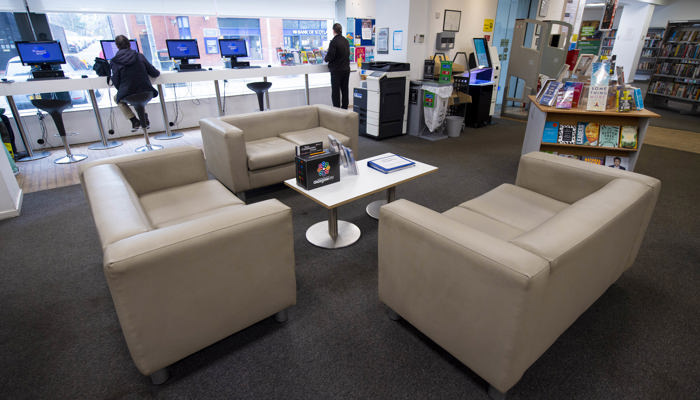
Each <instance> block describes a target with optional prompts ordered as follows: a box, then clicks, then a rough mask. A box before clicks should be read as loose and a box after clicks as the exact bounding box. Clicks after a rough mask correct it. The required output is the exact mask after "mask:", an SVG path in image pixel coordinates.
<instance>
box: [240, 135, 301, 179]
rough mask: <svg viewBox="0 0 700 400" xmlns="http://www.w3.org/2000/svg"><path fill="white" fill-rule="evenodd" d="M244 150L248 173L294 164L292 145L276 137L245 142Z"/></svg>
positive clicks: (294, 151)
mask: <svg viewBox="0 0 700 400" xmlns="http://www.w3.org/2000/svg"><path fill="white" fill-rule="evenodd" d="M245 149H246V153H247V155H248V170H250V171H255V170H257V169H263V168H269V167H275V166H278V165H283V164H287V163H290V162H294V156H295V154H296V149H295V146H294V144H293V143H291V142H289V141H288V140H284V139H281V138H278V137H271V138H265V139H259V140H253V141H250V142H246V144H245Z"/></svg>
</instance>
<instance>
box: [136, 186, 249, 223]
mask: <svg viewBox="0 0 700 400" xmlns="http://www.w3.org/2000/svg"><path fill="white" fill-rule="evenodd" d="M140 200H141V206H142V207H143V209H144V211H145V212H146V215H147V216H148V218H149V219H150V220H151V224H152V225H153V226H154V227H156V228H163V227H165V226H170V225H175V224H178V223H181V222H184V221H189V220H192V219H197V218H200V217H202V216H205V215H207V214H209V213H211V212H213V211H216V210H217V209H219V208H221V207H226V206H231V205H241V206H242V205H244V204H245V203H243V202H242V201H241V200H240V199H238V197H236V196H234V195H233V194H232V193H231V192H229V191H228V189H226V187H225V186H224V185H222V184H221V183H219V181H216V180H207V181H201V182H195V183H191V184H189V185H185V186H178V187H175V188H171V189H164V190H159V191H157V192H151V193H148V194H146V195H143V196H141V198H140Z"/></svg>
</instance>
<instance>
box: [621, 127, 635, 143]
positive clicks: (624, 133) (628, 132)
mask: <svg viewBox="0 0 700 400" xmlns="http://www.w3.org/2000/svg"><path fill="white" fill-rule="evenodd" d="M620 147H622V148H625V149H636V148H637V127H636V126H632V125H623V126H622V128H621V129H620Z"/></svg>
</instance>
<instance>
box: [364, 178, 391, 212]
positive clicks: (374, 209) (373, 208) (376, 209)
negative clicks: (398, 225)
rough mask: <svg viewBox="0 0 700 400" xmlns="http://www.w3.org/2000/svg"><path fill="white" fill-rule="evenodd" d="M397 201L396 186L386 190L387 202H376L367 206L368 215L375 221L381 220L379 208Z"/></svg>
mask: <svg viewBox="0 0 700 400" xmlns="http://www.w3.org/2000/svg"><path fill="white" fill-rule="evenodd" d="M394 200H396V186H392V187H390V188H388V189H387V190H386V200H376V201H373V202H371V203H369V204H367V208H365V211H367V215H369V216H370V217H372V218H374V219H379V208H381V206H383V205H384V204H387V203H391V202H392V201H394Z"/></svg>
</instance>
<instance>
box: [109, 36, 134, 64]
mask: <svg viewBox="0 0 700 400" xmlns="http://www.w3.org/2000/svg"><path fill="white" fill-rule="evenodd" d="M129 44H130V45H131V49H132V50H135V51H139V44H138V43H137V42H136V40H134V39H131V40H129ZM100 46H102V54H103V55H104V58H105V60H107V61H109V60H111V59H112V58H114V55H115V54H117V52H118V51H119V49H118V48H117V44H116V43H115V42H114V40H100Z"/></svg>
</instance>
